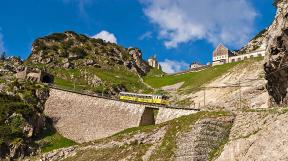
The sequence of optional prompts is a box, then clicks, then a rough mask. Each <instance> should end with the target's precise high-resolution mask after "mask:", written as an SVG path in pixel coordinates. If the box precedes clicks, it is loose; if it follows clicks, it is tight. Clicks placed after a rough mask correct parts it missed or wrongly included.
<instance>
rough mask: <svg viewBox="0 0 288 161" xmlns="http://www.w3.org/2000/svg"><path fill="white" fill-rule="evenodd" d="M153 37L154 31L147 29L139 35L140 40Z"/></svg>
mask: <svg viewBox="0 0 288 161" xmlns="http://www.w3.org/2000/svg"><path fill="white" fill-rule="evenodd" d="M151 38H152V32H151V31H147V32H145V33H144V34H142V35H141V36H140V37H139V40H144V39H151Z"/></svg>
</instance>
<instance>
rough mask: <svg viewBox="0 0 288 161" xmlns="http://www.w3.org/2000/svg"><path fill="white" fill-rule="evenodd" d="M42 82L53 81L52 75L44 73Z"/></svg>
mask: <svg viewBox="0 0 288 161" xmlns="http://www.w3.org/2000/svg"><path fill="white" fill-rule="evenodd" d="M42 83H53V78H52V76H49V75H44V76H43V78H42Z"/></svg>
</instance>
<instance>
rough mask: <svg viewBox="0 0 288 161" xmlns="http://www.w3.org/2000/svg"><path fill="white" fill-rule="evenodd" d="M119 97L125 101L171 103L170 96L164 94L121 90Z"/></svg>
mask: <svg viewBox="0 0 288 161" xmlns="http://www.w3.org/2000/svg"><path fill="white" fill-rule="evenodd" d="M119 99H120V100H123V101H134V102H142V103H151V104H161V105H169V101H168V97H167V96H164V95H152V94H137V93H128V92H120V94H119Z"/></svg>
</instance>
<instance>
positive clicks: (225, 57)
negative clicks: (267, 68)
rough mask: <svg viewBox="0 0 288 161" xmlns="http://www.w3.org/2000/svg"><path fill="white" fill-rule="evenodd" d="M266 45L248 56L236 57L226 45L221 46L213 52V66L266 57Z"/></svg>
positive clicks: (247, 54)
mask: <svg viewBox="0 0 288 161" xmlns="http://www.w3.org/2000/svg"><path fill="white" fill-rule="evenodd" d="M266 47H267V45H266V44H262V46H261V47H259V48H258V49H257V50H255V51H251V52H249V53H246V54H241V55H236V54H235V53H233V52H231V51H230V50H228V49H227V48H226V47H225V46H224V45H222V44H220V45H218V46H217V48H216V49H215V50H214V52H213V63H212V65H213V66H214V65H221V64H225V63H231V62H238V61H242V60H246V59H249V58H255V57H264V56H265V52H266Z"/></svg>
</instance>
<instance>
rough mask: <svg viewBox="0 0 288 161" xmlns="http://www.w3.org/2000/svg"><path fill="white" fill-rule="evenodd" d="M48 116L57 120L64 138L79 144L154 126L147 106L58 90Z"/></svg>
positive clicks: (48, 104) (47, 109)
mask: <svg viewBox="0 0 288 161" xmlns="http://www.w3.org/2000/svg"><path fill="white" fill-rule="evenodd" d="M144 111H145V113H144ZM44 112H45V114H46V115H47V116H49V117H50V118H52V119H53V122H54V126H55V127H56V129H57V130H58V131H59V133H60V134H62V135H63V136H65V137H67V138H69V139H72V140H74V141H76V142H88V141H92V140H95V139H99V138H103V137H107V136H110V135H113V134H115V133H117V132H120V131H122V130H124V129H127V128H131V127H137V126H139V125H140V124H141V125H147V124H152V123H154V117H153V116H154V114H153V111H151V109H146V110H145V106H143V105H138V104H131V103H125V102H119V101H114V100H107V99H103V98H96V97H91V96H85V95H80V94H75V93H71V92H65V91H61V90H56V89H51V90H50V97H49V99H48V100H47V102H46V104H45V111H44ZM151 119H152V120H151Z"/></svg>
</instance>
